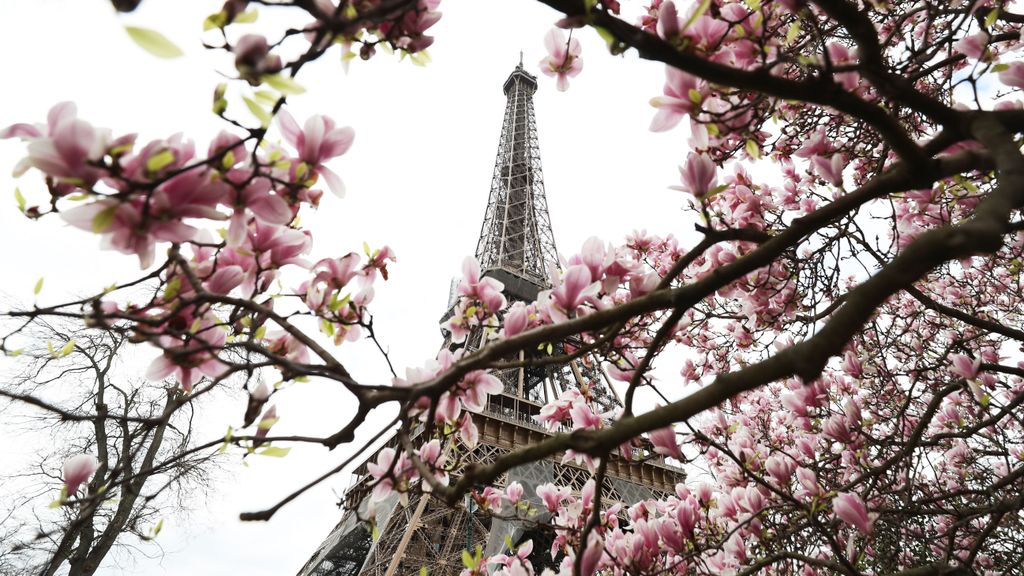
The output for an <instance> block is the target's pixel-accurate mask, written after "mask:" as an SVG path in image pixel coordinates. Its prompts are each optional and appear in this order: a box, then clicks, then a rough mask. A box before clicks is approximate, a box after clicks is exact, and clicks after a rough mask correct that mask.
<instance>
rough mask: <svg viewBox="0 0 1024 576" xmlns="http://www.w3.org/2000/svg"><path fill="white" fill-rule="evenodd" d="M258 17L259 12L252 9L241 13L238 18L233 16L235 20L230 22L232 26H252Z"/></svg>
mask: <svg viewBox="0 0 1024 576" xmlns="http://www.w3.org/2000/svg"><path fill="white" fill-rule="evenodd" d="M259 17H260V12H259V10H257V9H255V8H253V9H251V10H246V11H245V12H242V13H241V14H239V15H238V16H235V19H234V20H232V21H231V23H232V24H252V23H253V22H255V21H256V19H257V18H259Z"/></svg>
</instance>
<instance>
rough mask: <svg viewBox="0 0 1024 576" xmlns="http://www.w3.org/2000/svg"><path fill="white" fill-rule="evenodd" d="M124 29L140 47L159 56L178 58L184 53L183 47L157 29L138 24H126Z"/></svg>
mask: <svg viewBox="0 0 1024 576" xmlns="http://www.w3.org/2000/svg"><path fill="white" fill-rule="evenodd" d="M124 30H125V32H127V33H128V36H130V37H131V39H132V40H134V41H135V43H136V44H138V45H139V47H140V48H142V49H143V50H145V51H146V52H149V53H150V54H152V55H153V56H156V57H157V58H177V57H179V56H182V55H184V52H182V51H181V48H178V47H177V46H175V45H174V42H171V41H170V40H168V39H167V37H166V36H164V35H163V34H161V33H159V32H157V31H156V30H150V29H149V28H139V27H136V26H125V27H124Z"/></svg>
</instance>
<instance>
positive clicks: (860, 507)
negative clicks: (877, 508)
mask: <svg viewBox="0 0 1024 576" xmlns="http://www.w3.org/2000/svg"><path fill="white" fill-rule="evenodd" d="M832 510H833V511H834V512H835V514H836V517H837V518H839V519H840V520H842V521H843V522H846V523H847V524H849V525H851V526H853V527H854V528H856V529H857V530H858V531H860V532H861V533H862V534H865V535H867V534H871V530H872V525H871V524H872V522H871V518H870V517H869V515H868V509H867V506H865V505H864V501H863V500H861V497H860V496H858V495H856V494H853V493H850V492H840V493H838V494H836V497H835V498H833V499H832Z"/></svg>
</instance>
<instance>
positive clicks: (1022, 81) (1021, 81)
mask: <svg viewBox="0 0 1024 576" xmlns="http://www.w3.org/2000/svg"><path fill="white" fill-rule="evenodd" d="M1007 66H1008V67H1007V68H1006V69H1005V70H1003V71H1002V72H1000V73H999V81H1000V82H1002V83H1003V84H1005V85H1007V86H1010V87H1013V88H1024V62H1011V63H1009V64H1008V65H1007Z"/></svg>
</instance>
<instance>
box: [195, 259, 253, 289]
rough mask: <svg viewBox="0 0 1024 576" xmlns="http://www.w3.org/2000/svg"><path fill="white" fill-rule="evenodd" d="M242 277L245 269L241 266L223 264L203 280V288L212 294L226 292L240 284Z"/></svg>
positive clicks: (243, 277)
mask: <svg viewBox="0 0 1024 576" xmlns="http://www.w3.org/2000/svg"><path fill="white" fill-rule="evenodd" d="M244 279H245V271H244V270H242V267H241V266H238V265H231V266H224V267H223V268H220V269H218V270H217V271H216V272H214V273H213V274H211V275H210V277H209V278H207V279H206V281H205V282H203V288H205V289H206V290H207V291H208V292H212V293H214V294H227V293H229V292H231V291H232V290H234V289H235V288H237V287H238V286H240V285H241V284H242V281H243V280H244Z"/></svg>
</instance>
